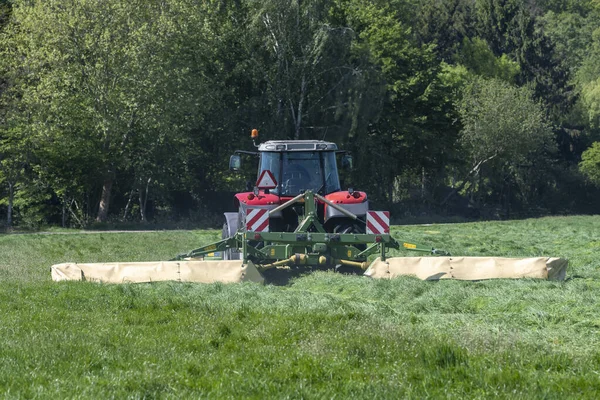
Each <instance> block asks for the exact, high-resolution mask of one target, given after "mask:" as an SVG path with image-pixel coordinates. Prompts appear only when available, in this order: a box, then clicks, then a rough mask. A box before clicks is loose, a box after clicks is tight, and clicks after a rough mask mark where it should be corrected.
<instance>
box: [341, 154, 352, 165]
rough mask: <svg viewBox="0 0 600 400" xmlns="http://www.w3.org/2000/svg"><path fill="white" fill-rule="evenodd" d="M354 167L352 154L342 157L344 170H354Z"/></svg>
mask: <svg viewBox="0 0 600 400" xmlns="http://www.w3.org/2000/svg"><path fill="white" fill-rule="evenodd" d="M353 167H354V162H353V159H352V156H351V155H350V154H344V156H343V157H342V168H343V169H352V168H353Z"/></svg>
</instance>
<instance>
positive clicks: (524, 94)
mask: <svg viewBox="0 0 600 400" xmlns="http://www.w3.org/2000/svg"><path fill="white" fill-rule="evenodd" d="M458 107H459V112H460V115H461V119H462V122H463V130H462V131H461V141H462V143H463V144H464V146H465V148H466V149H467V150H468V151H469V154H470V156H471V159H472V160H473V162H474V164H477V163H479V162H481V161H482V160H486V159H492V158H498V159H500V160H502V163H505V162H506V163H509V164H513V165H515V164H518V163H521V162H525V161H526V160H528V159H530V157H531V156H532V154H534V153H543V152H545V151H548V150H550V149H551V147H552V137H553V134H552V130H551V129H550V127H549V125H548V124H547V122H546V120H545V115H544V110H543V108H542V107H541V106H540V105H539V104H538V103H536V102H535V101H534V100H533V99H532V92H531V91H530V90H529V89H527V88H517V87H514V86H511V85H509V84H507V83H505V82H503V81H499V80H496V79H491V80H485V79H480V78H479V79H475V80H474V81H473V82H472V83H470V84H469V85H467V86H466V87H465V92H464V95H463V98H462V101H461V103H460V104H459V105H458Z"/></svg>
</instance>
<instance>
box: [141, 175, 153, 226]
mask: <svg viewBox="0 0 600 400" xmlns="http://www.w3.org/2000/svg"><path fill="white" fill-rule="evenodd" d="M151 181H152V178H148V181H147V182H146V190H145V192H144V196H143V198H142V188H141V187H140V191H139V194H140V197H139V199H140V216H141V217H142V222H146V204H148V191H149V190H150V182H151Z"/></svg>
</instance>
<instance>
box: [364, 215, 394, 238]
mask: <svg viewBox="0 0 600 400" xmlns="http://www.w3.org/2000/svg"><path fill="white" fill-rule="evenodd" d="M367 233H371V234H374V235H383V234H387V233H390V212H389V211H367Z"/></svg>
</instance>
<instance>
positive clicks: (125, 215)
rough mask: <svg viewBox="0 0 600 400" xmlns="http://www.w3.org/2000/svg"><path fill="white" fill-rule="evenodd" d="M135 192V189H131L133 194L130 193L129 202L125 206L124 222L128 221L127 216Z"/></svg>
mask: <svg viewBox="0 0 600 400" xmlns="http://www.w3.org/2000/svg"><path fill="white" fill-rule="evenodd" d="M133 192H135V189H133V188H132V189H131V192H129V199H128V200H127V204H126V205H125V211H124V212H123V221H125V220H126V219H127V214H128V213H129V207H130V206H131V201H132V200H133Z"/></svg>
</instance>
